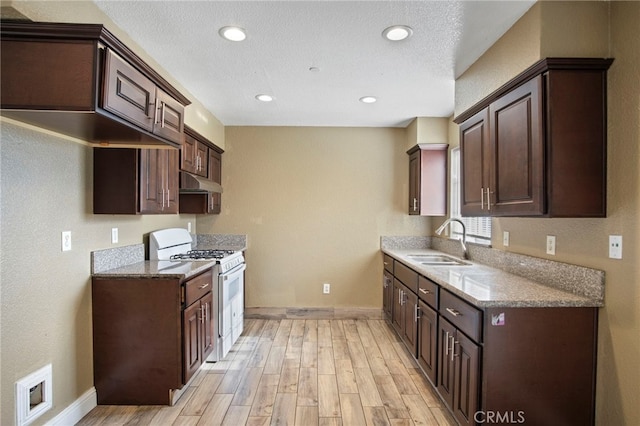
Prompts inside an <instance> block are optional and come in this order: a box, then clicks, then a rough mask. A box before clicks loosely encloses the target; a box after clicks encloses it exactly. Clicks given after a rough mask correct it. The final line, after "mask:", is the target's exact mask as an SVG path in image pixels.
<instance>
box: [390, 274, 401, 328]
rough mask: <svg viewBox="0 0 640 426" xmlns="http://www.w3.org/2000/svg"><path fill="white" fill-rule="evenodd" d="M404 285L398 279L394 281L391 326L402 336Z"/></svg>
mask: <svg viewBox="0 0 640 426" xmlns="http://www.w3.org/2000/svg"><path fill="white" fill-rule="evenodd" d="M402 289H403V285H402V284H401V283H400V281H398V280H397V279H394V280H393V320H392V321H391V325H393V328H395V329H396V331H397V332H398V334H399V335H401V336H402V327H403V325H404V324H403V321H404V292H403V290H402Z"/></svg>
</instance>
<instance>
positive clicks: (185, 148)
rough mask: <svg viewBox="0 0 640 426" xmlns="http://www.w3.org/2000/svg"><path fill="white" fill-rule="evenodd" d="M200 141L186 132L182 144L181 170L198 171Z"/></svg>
mask: <svg viewBox="0 0 640 426" xmlns="http://www.w3.org/2000/svg"><path fill="white" fill-rule="evenodd" d="M197 144H198V141H196V140H195V138H194V137H193V136H190V135H188V134H186V133H185V135H184V139H183V140H182V144H181V145H180V170H184V171H185V172H190V173H195V172H196V162H197V159H196V145H197Z"/></svg>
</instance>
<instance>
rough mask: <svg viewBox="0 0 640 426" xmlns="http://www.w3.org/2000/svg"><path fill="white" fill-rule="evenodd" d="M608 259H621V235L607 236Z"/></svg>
mask: <svg viewBox="0 0 640 426" xmlns="http://www.w3.org/2000/svg"><path fill="white" fill-rule="evenodd" d="M609 258H611V259H622V235H609Z"/></svg>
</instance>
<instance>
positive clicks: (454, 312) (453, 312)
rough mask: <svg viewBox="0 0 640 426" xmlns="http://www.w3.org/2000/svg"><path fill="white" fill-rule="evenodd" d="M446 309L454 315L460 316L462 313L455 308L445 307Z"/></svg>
mask: <svg viewBox="0 0 640 426" xmlns="http://www.w3.org/2000/svg"><path fill="white" fill-rule="evenodd" d="M446 311H447V312H449V313H450V314H451V315H453V316H454V317H459V316H462V314H461V313H460V312H458V311H456V310H455V309H451V308H447V309H446Z"/></svg>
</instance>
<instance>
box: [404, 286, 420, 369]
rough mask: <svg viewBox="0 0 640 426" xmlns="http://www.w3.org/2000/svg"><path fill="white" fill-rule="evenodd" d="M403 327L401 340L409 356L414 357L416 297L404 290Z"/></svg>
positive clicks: (416, 351) (416, 330)
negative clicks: (409, 353) (408, 351)
mask: <svg viewBox="0 0 640 426" xmlns="http://www.w3.org/2000/svg"><path fill="white" fill-rule="evenodd" d="M403 307H404V325H403V327H402V339H403V340H404V341H405V343H406V345H407V347H408V348H409V350H410V351H411V354H412V355H413V356H414V358H415V357H416V355H417V353H418V316H419V313H418V296H416V294H415V293H414V292H412V291H408V289H405V292H404V305H403Z"/></svg>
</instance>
